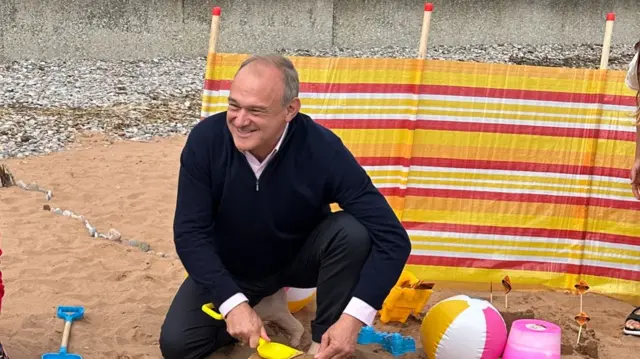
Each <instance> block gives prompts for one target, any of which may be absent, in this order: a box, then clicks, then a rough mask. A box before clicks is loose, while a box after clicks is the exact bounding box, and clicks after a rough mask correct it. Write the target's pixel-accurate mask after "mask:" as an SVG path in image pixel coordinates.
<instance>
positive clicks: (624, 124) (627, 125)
mask: <svg viewBox="0 0 640 359" xmlns="http://www.w3.org/2000/svg"><path fill="white" fill-rule="evenodd" d="M220 106H221V107H222V106H223V105H222V104H221V105H220ZM224 106H226V105H224ZM372 109H373V108H372ZM452 111H456V110H452ZM303 112H305V113H306V114H307V115H309V116H311V117H313V119H314V120H316V121H340V120H362V121H367V120H410V121H449V122H458V123H483V124H504V125H516V126H536V127H552V128H573V129H590V130H594V129H601V130H608V131H623V132H624V131H626V132H633V133H635V131H636V128H635V122H634V121H635V120H634V119H632V118H627V119H626V120H623V119H622V118H619V119H617V120H619V122H620V123H617V124H597V123H596V124H590V123H576V122H562V121H535V120H516V119H509V118H488V117H475V116H443V115H429V114H426V115H425V114H421V115H416V114H406V113H397V114H393V113H391V114H389V113H385V114H376V113H331V114H327V113H322V111H320V112H317V113H314V112H308V111H304V110H303ZM536 115H538V116H540V117H546V116H543V115H542V114H536ZM205 117H206V116H205ZM548 117H552V116H548ZM555 117H560V116H555ZM399 129H402V128H399Z"/></svg>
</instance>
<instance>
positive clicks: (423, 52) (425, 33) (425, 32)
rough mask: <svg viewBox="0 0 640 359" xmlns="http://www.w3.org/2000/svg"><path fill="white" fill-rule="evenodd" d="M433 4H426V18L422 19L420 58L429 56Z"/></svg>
mask: <svg viewBox="0 0 640 359" xmlns="http://www.w3.org/2000/svg"><path fill="white" fill-rule="evenodd" d="M432 12H433V3H430V2H428V3H425V4H424V17H423V18H422V32H421V33H420V47H418V58H420V59H424V58H425V57H426V56H427V39H428V38H429V24H430V23H431V13H432Z"/></svg>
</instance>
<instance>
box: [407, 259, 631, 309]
mask: <svg viewBox="0 0 640 359" xmlns="http://www.w3.org/2000/svg"><path fill="white" fill-rule="evenodd" d="M405 269H408V270H410V271H411V272H413V274H415V275H416V276H417V277H418V278H419V279H422V280H428V281H433V282H453V283H455V282H475V283H487V284H486V288H487V290H488V287H489V285H488V283H489V282H493V283H500V281H501V280H502V278H503V277H504V276H505V275H509V276H510V277H511V278H512V279H513V278H517V280H518V285H520V286H522V287H526V286H544V287H548V288H553V289H574V287H573V286H574V284H576V283H578V282H579V281H580V280H584V281H586V282H587V283H589V287H590V289H589V292H591V293H600V294H605V295H607V294H611V293H616V294H617V296H618V297H623V298H624V299H626V300H630V301H631V303H632V304H634V303H635V304H634V305H640V296H639V295H638V293H640V281H631V280H624V279H617V278H608V277H600V276H591V275H576V274H569V273H557V272H540V271H526V270H515V269H509V270H503V269H484V268H461V267H444V266H443V267H440V266H430V265H407V266H406V268H405ZM514 287H515V288H517V286H516V285H515V284H514ZM494 288H495V287H494ZM516 290H517V289H516Z"/></svg>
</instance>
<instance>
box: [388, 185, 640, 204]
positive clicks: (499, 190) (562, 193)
mask: <svg viewBox="0 0 640 359" xmlns="http://www.w3.org/2000/svg"><path fill="white" fill-rule="evenodd" d="M376 187H378V188H401V189H405V188H420V189H444V190H463V191H467V192H493V193H517V194H538V195H550V196H568V197H579V198H587V197H591V198H599V199H610V200H617V201H628V202H634V201H637V200H636V199H635V197H633V196H632V193H631V190H629V195H627V196H614V195H603V194H593V193H592V194H589V193H575V192H566V191H548V190H535V189H526V188H493V187H470V186H446V185H436V184H408V185H406V186H404V185H401V186H399V185H398V184H396V183H380V184H376ZM634 203H635V202H634Z"/></svg>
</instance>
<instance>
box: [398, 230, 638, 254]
mask: <svg viewBox="0 0 640 359" xmlns="http://www.w3.org/2000/svg"><path fill="white" fill-rule="evenodd" d="M407 233H408V234H409V236H410V237H414V238H415V237H417V238H425V237H436V238H437V237H440V238H452V239H457V238H463V239H470V240H492V241H500V242H515V241H517V242H533V243H550V244H563V245H572V246H580V247H582V246H585V247H587V246H591V247H597V248H609V249H613V250H621V251H640V245H632V244H621V243H611V242H603V241H597V240H596V241H594V240H580V239H570V238H549V237H532V236H518V235H505V234H485V233H467V232H453V231H451V232H444V231H428V230H418V229H409V230H407ZM412 241H419V242H428V241H429V240H425V239H415V240H414V239H413V238H412Z"/></svg>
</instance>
